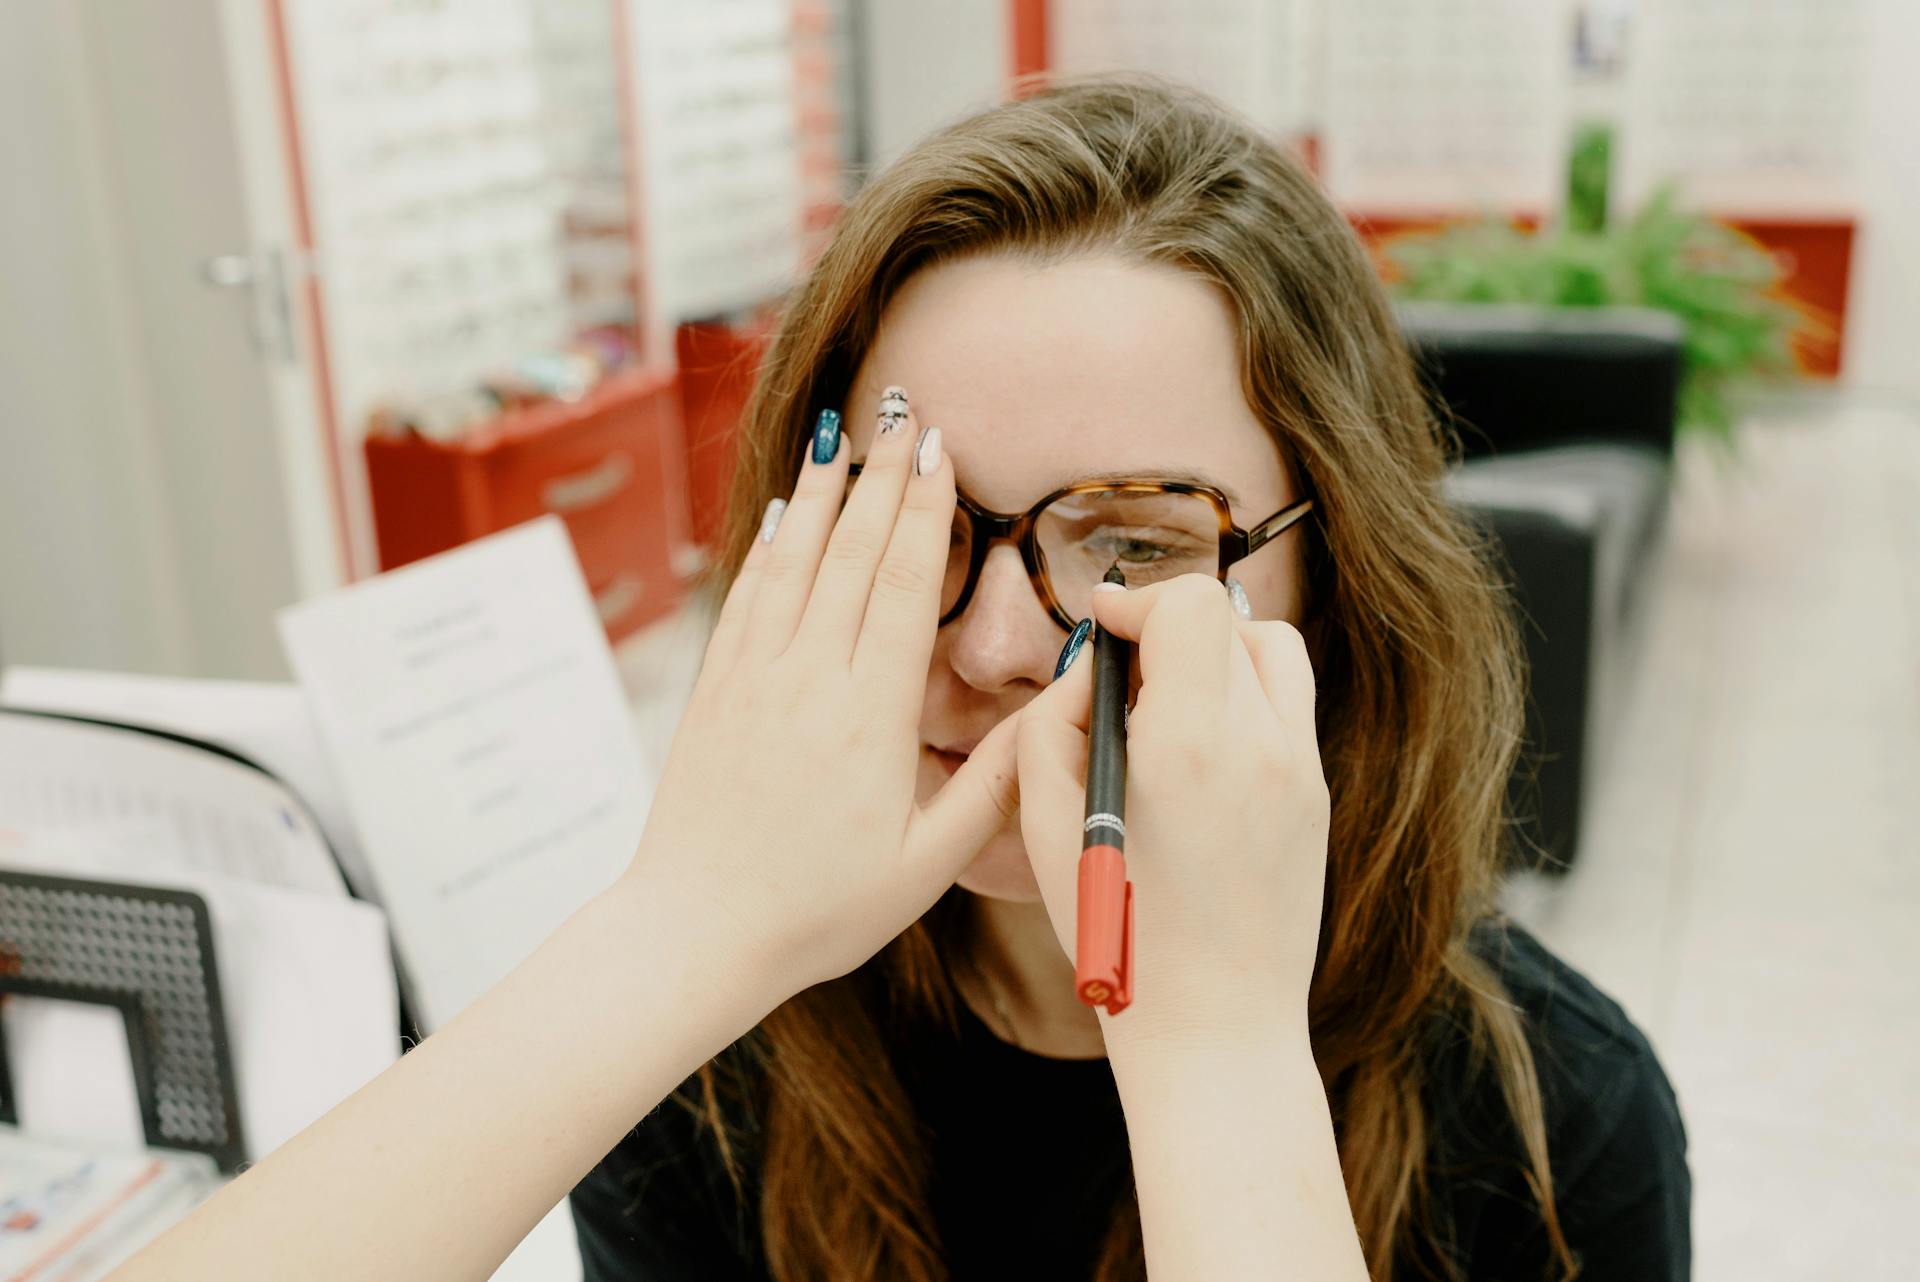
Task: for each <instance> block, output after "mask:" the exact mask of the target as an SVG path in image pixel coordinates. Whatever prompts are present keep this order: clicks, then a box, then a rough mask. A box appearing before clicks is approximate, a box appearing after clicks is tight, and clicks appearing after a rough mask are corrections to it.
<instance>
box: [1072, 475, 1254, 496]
mask: <svg viewBox="0 0 1920 1282" xmlns="http://www.w3.org/2000/svg"><path fill="white" fill-rule="evenodd" d="M1149 479H1151V480H1155V481H1179V482H1180V483H1182V484H1183V485H1203V486H1205V487H1206V488H1208V489H1210V490H1218V491H1220V492H1221V493H1222V494H1224V495H1226V496H1227V502H1229V503H1238V502H1239V501H1240V496H1239V495H1238V494H1236V493H1234V491H1233V489H1232V487H1231V486H1227V485H1223V484H1222V483H1221V482H1219V481H1216V480H1214V479H1213V478H1212V477H1210V476H1201V475H1200V474H1199V473H1198V472H1187V471H1183V470H1181V469H1179V468H1155V469H1153V470H1152V471H1144V472H1143V471H1141V470H1139V469H1137V468H1135V469H1131V470H1127V471H1121V470H1117V469H1116V470H1111V471H1104V472H1083V473H1081V474H1080V476H1079V479H1078V480H1075V481H1073V482H1070V484H1074V485H1080V484H1084V483H1086V482H1089V481H1141V480H1149Z"/></svg>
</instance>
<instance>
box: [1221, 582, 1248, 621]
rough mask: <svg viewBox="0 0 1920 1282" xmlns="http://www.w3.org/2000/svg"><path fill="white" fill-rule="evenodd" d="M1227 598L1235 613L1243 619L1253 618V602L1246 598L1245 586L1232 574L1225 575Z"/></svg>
mask: <svg viewBox="0 0 1920 1282" xmlns="http://www.w3.org/2000/svg"><path fill="white" fill-rule="evenodd" d="M1227 600H1228V601H1229V602H1231V603H1232V605H1233V612H1234V613H1235V614H1237V615H1239V616H1240V617H1241V618H1243V619H1248V620H1251V619H1252V618H1253V602H1251V601H1249V600H1247V590H1246V588H1244V587H1242V586H1241V584H1240V580H1238V579H1236V578H1234V577H1233V576H1232V575H1228V576H1227Z"/></svg>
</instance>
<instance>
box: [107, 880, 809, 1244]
mask: <svg viewBox="0 0 1920 1282" xmlns="http://www.w3.org/2000/svg"><path fill="white" fill-rule="evenodd" d="M703 920H704V919H702V918H701V915H700V914H697V913H690V912H687V911H677V910H676V909H675V907H674V905H673V904H672V903H671V902H668V901H666V900H665V899H664V898H661V897H659V896H656V895H654V894H652V893H650V889H649V887H647V886H645V885H643V884H641V883H640V882H638V881H636V880H634V879H633V878H631V877H630V878H628V879H625V880H623V881H622V882H621V883H620V884H619V885H617V886H616V887H615V888H613V889H612V890H609V891H608V892H606V893H605V894H603V895H601V896H599V897H598V898H596V899H595V900H593V901H592V902H591V903H589V904H588V905H587V906H586V907H585V908H583V909H582V910H581V911H580V912H579V913H577V914H576V915H575V916H574V917H572V918H571V919H570V920H569V921H568V922H567V923H566V924H565V925H564V926H562V927H561V928H560V930H559V931H557V932H555V934H554V935H553V936H552V937H551V938H550V939H548V940H547V942H546V943H544V944H543V945H541V947H540V948H539V949H538V950H537V951H536V952H535V953H534V954H533V956H531V957H530V958H528V959H527V961H526V962H524V963H523V964H522V965H521V966H520V967H519V968H517V969H516V970H515V971H513V973H512V974H510V975H509V976H508V977H507V978H506V979H505V980H503V981H502V982H501V983H500V984H499V985H498V986H496V987H495V988H493V989H492V990H491V991H489V992H488V993H487V994H486V995H485V996H483V997H482V998H480V999H479V1000H478V1001H476V1002H475V1003H474V1004H473V1005H472V1006H471V1007H469V1008H468V1009H467V1010H466V1011H465V1012H463V1013H462V1014H461V1015H460V1016H459V1017H458V1018H456V1019H455V1020H454V1021H453V1022H452V1023H450V1024H449V1025H448V1026H447V1027H446V1028H444V1029H443V1030H441V1031H440V1032H437V1033H435V1034H434V1035H433V1036H431V1037H429V1038H428V1039H427V1040H426V1041H425V1042H423V1043H422V1044H421V1045H420V1046H419V1047H417V1048H416V1049H415V1050H413V1051H412V1052H410V1053H409V1054H407V1055H406V1056H404V1057H402V1059H401V1060H400V1062H399V1063H398V1064H395V1065H394V1066H393V1067H392V1068H390V1069H388V1070H387V1071H386V1072H385V1073H382V1074H381V1075H380V1076H379V1077H378V1078H376V1079H375V1080H374V1081H372V1082H371V1083H369V1084H368V1085H367V1086H366V1087H364V1088H363V1089H362V1090H360V1091H359V1092H358V1093H357V1094H355V1095H354V1096H353V1097H352V1098H350V1099H349V1100H347V1101H346V1102H345V1103H343V1104H341V1105H340V1106H339V1107H338V1108H336V1109H334V1110H333V1111H332V1112H331V1113H329V1114H327V1115H326V1116H325V1117H323V1118H322V1119H320V1120H319V1121H318V1122H316V1123H314V1124H313V1125H312V1126H311V1127H309V1128H308V1129H307V1130H305V1131H304V1132H302V1133H301V1134H300V1135H298V1136H296V1137H295V1138H294V1139H293V1140H291V1141H289V1142H288V1143H287V1144H286V1145H284V1146H283V1147H282V1148H280V1149H279V1150H277V1151H276V1152H274V1153H273V1154H271V1155H270V1156H268V1157H267V1158H266V1159H265V1160H264V1161H262V1162H261V1163H260V1165H258V1166H257V1167H255V1168H253V1169H252V1170H250V1171H248V1172H247V1173H246V1174H245V1175H243V1176H241V1177H240V1178H239V1179H238V1180H236V1181H234V1183H233V1184H231V1185H230V1186H228V1187H227V1188H226V1189H224V1190H222V1191H221V1192H220V1193H219V1194H218V1195H217V1196H215V1197H214V1198H212V1199H211V1200H210V1201H209V1202H208V1203H207V1204H206V1205H205V1206H203V1207H202V1208H200V1210H199V1211H197V1212H196V1213H195V1214H194V1215H193V1216H191V1217H190V1218H189V1219H187V1220H186V1221H185V1222H183V1223H182V1224H181V1225H179V1226H178V1227H177V1228H175V1229H174V1230H173V1231H172V1232H171V1233H169V1234H168V1235H166V1236H165V1237H163V1238H162V1239H160V1241H158V1242H157V1243H155V1244H154V1245H153V1246H152V1247H150V1248H148V1249H147V1250H146V1251H145V1252H144V1253H142V1254H141V1255H140V1256H138V1257H136V1258H135V1259H134V1260H133V1261H132V1262H131V1263H130V1264H129V1265H128V1266H127V1267H126V1269H125V1270H124V1271H123V1273H122V1275H121V1277H123V1278H124V1279H125V1280H126V1282H133V1280H135V1279H150V1278H151V1279H159V1278H166V1279H174V1278H179V1279H189V1278H191V1279H199V1278H207V1277H217V1276H226V1275H228V1274H230V1273H232V1272H233V1271H234V1270H235V1269H236V1268H239V1269H242V1271H245V1272H252V1273H256V1274H258V1273H270V1274H271V1275H272V1276H274V1277H275V1278H279V1279H283V1280H285V1282H298V1280H300V1279H309V1278H311V1279H315V1280H316V1282H318V1280H320V1279H325V1280H326V1282H334V1280H335V1279H338V1278H343V1277H364V1276H372V1275H374V1274H378V1275H380V1276H384V1277H408V1278H422V1279H440V1278H445V1279H454V1278H460V1279H471V1278H484V1277H486V1276H487V1275H488V1274H490V1273H491V1272H492V1271H493V1270H494V1269H495V1268H496V1267H498V1265H499V1264H500V1262H501V1261H502V1260H503V1259H505V1258H506V1256H507V1255H508V1253H509V1252H511V1251H512V1249H513V1248H514V1246H515V1245H516V1244H517V1243H518V1242H519V1240H520V1239H521V1238H522V1237H523V1236H525V1235H526V1233H527V1232H528V1231H529V1230H530V1229H531V1228H532V1227H533V1225H534V1224H535V1223H536V1222H538V1221H539V1219H540V1218H541V1216H543V1215H544V1214H545V1213H546V1212H547V1211H548V1210H549V1209H551V1208H552V1206H553V1205H554V1204H555V1203H556V1202H558V1201H559V1200H560V1199H561V1198H562V1197H564V1196H565V1195H566V1194H567V1192H568V1190H569V1189H571V1188H572V1187H573V1185H574V1184H575V1183H577V1182H578V1181H579V1180H580V1178H581V1177H582V1176H584V1175H585V1174H586V1173H587V1171H589V1170H590V1169H592V1167H593V1165H594V1163H596V1162H597V1161H598V1160H599V1159H600V1158H601V1157H602V1156H603V1155H604V1154H605V1153H606V1152H607V1151H608V1150H609V1149H611V1148H612V1147H613V1146H614V1144H615V1143H617V1142H618V1140H619V1139H620V1137H621V1135H622V1134H623V1133H625V1131H626V1130H627V1129H628V1128H629V1127H631V1126H632V1125H633V1124H634V1123H635V1122H637V1121H638V1120H639V1119H640V1118H641V1117H643V1116H644V1115H645V1114H646V1113H647V1112H648V1111H649V1110H651V1109H652V1108H653V1107H654V1105H656V1104H657V1103H659V1101H660V1100H661V1099H662V1098H664V1097H665V1096H666V1094H667V1093H668V1092H669V1091H671V1090H672V1089H673V1088H674V1087H675V1086H676V1085H678V1084H679V1083H680V1081H681V1080H683V1079H684V1078H685V1077H686V1076H687V1074H689V1073H691V1072H692V1071H693V1070H694V1069H695V1068H697V1067H698V1066H699V1065H700V1064H701V1063H703V1062H705V1061H706V1060H707V1059H708V1058H710V1057H711V1056H712V1055H713V1054H715V1053H716V1052H718V1051H719V1050H720V1049H722V1048H723V1047H724V1046H726V1045H727V1044H728V1043H729V1042H730V1041H732V1040H733V1039H734V1038H736V1037H738V1036H739V1035H740V1034H741V1033H742V1032H744V1031H745V1030H746V1029H747V1028H749V1027H751V1026H752V1024H753V1023H754V1021H755V1020H757V1019H758V1018H759V1017H760V1016H761V1015H763V1014H764V1013H765V1010H763V1009H759V1008H758V1007H759V1006H761V1005H762V1004H764V1005H766V1006H771V1004H772V1002H773V1000H774V999H775V998H774V997H773V996H766V997H756V996H754V995H753V994H754V993H755V991H756V987H757V986H756V985H754V984H751V983H745V982H742V980H741V974H740V971H739V970H738V969H737V963H736V962H735V961H734V960H733V959H732V958H731V957H730V956H729V955H728V954H727V951H726V949H725V941H724V940H723V939H722V938H720V934H721V932H719V931H718V930H715V929H711V928H709V927H708V926H706V925H703V924H702V923H703Z"/></svg>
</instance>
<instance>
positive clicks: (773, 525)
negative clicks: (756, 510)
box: [760, 499, 787, 543]
mask: <svg viewBox="0 0 1920 1282" xmlns="http://www.w3.org/2000/svg"><path fill="white" fill-rule="evenodd" d="M786 511H787V501H786V500H785V499H774V500H773V501H772V502H771V503H768V504H767V510H766V512H765V513H763V514H762V515H761V517H760V541H761V542H762V543H771V542H773V532H774V531H775V530H777V529H779V528H780V518H781V517H782V516H784V515H785V514H786Z"/></svg>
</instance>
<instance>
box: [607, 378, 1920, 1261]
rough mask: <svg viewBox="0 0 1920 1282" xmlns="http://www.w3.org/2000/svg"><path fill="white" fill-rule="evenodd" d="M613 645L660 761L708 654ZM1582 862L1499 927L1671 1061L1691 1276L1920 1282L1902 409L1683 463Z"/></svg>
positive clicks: (1813, 419)
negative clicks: (1580, 981)
mask: <svg viewBox="0 0 1920 1282" xmlns="http://www.w3.org/2000/svg"><path fill="white" fill-rule="evenodd" d="M700 634H701V625H700V622H699V620H698V619H697V618H696V617H694V616H693V615H692V614H684V615H681V616H676V617H675V618H674V619H672V620H669V621H668V622H667V623H665V624H662V625H661V626H660V627H658V628H656V629H654V630H653V631H652V632H651V633H650V634H648V635H647V636H645V637H643V638H641V639H639V640H638V641H637V642H636V643H633V644H630V645H628V646H626V647H623V650H622V654H621V667H622V671H623V673H624V675H625V676H626V679H627V681H628V683H629V687H630V688H631V689H632V690H633V691H634V693H635V697H636V702H637V706H638V707H639V709H640V724H641V728H642V734H643V736H644V737H645V738H646V740H647V743H648V746H649V748H650V749H651V750H652V752H653V753H654V760H655V761H656V762H657V761H660V760H663V759H664V754H665V749H666V745H667V742H668V741H669V740H670V738H671V728H672V724H673V721H674V720H675V719H676V718H677V716H678V713H679V710H680V706H681V703H682V701H683V699H684V690H685V688H686V684H687V682H688V681H689V680H690V678H691V675H692V673H693V671H694V668H695V666H696V664H697V662H698V650H699V644H700V642H699V637H700ZM1604 677H1605V680H1606V686H1605V688H1606V689H1607V690H1609V691H1610V692H1611V695H1610V697H1611V698H1613V699H1615V700H1617V702H1616V704H1615V706H1613V707H1612V708H1610V709H1609V710H1608V711H1609V715H1608V717H1607V721H1608V723H1609V724H1608V728H1607V738H1606V741H1605V742H1603V743H1600V744H1597V745H1596V754H1595V765H1594V769H1593V777H1592V778H1591V780H1590V784H1589V786H1590V788H1591V792H1590V801H1589V807H1588V830H1587V833H1586V838H1585V841H1584V844H1583V847H1582V849H1581V852H1580V855H1579V858H1578V860H1577V862H1576V866H1575V868H1574V870H1573V871H1572V872H1571V873H1570V874H1569V875H1567V876H1566V877H1565V878H1562V879H1558V880H1537V879H1529V880H1527V881H1525V882H1522V883H1520V884H1518V885H1516V886H1515V887H1514V888H1513V891H1514V893H1513V894H1512V896H1511V900H1512V903H1513V907H1514V909H1515V911H1516V912H1517V913H1518V914H1519V915H1520V916H1521V917H1522V918H1523V919H1524V920H1526V921H1527V922H1528V923H1529V924H1531V925H1532V926H1533V927H1534V928H1535V929H1536V930H1537V931H1538V932H1539V933H1540V934H1541V936H1542V937H1543V938H1545V939H1546V940H1547V942H1548V943H1549V944H1550V945H1551V946H1553V947H1554V948H1555V949H1556V950H1557V951H1559V952H1560V953H1561V954H1562V955H1563V956H1564V957H1566V958H1567V959H1568V960H1569V961H1571V962H1573V963H1574V964H1575V965H1576V966H1579V967H1580V968H1581V969H1582V970H1584V971H1585V972H1587V974H1588V975H1590V976H1591V977H1592V978H1593V979H1594V980H1595V981H1596V982H1597V983H1599V984H1600V985H1601V987H1603V988H1605V989H1606V990H1607V991H1609V992H1611V993H1612V994H1613V995H1614V996H1615V997H1617V998H1618V999H1619V1000H1620V1001H1621V1002H1622V1004H1624V1005H1625V1006H1626V1008H1627V1009H1628V1011H1629V1012H1630V1013H1631V1014H1632V1015H1633V1016H1634V1018H1635V1019H1636V1020H1637V1021H1638V1022H1639V1023H1640V1024H1641V1025H1642V1027H1644V1028H1645V1029H1646V1030H1647V1032H1648V1034H1649V1036H1651V1037H1652V1039H1653V1041H1654V1044H1655V1045H1656V1047H1657V1048H1658V1049H1659V1052H1660V1054H1661V1057H1662V1059H1663V1061H1664V1062H1665V1064H1666V1067H1667V1070H1668V1072H1669V1074H1670V1075H1671V1076H1672V1078H1673V1081H1674V1084H1675V1086H1676V1087H1677V1089H1678V1091H1679V1094H1680V1099H1681V1106H1682V1109H1683V1110H1684V1113H1685V1117H1686V1121H1687V1126H1688V1129H1689V1132H1690V1140H1691V1160H1692V1166H1693V1172H1694V1240H1695V1259H1696V1269H1695V1276H1696V1278H1698V1279H1700V1282H1774V1280H1776V1279H1777V1280H1780V1282H1829V1280H1831V1282H1880V1280H1882V1279H1886V1280H1892V1279H1909V1278H1920V1247H1915V1246H1914V1245H1913V1244H1912V1243H1911V1242H1910V1240H1908V1239H1907V1238H1906V1237H1905V1233H1904V1231H1903V1230H1905V1229H1906V1228H1907V1226H1908V1223H1909V1222H1910V1221H1911V1220H1912V1218H1913V1216H1914V1215H1915V1214H1916V1213H1917V1212H1920V413H1916V412H1915V411H1914V410H1913V409H1911V408H1908V409H1905V410H1902V409H1901V408H1899V407H1894V406H1887V405H1875V404H1871V403H1866V402H1852V403H1842V402H1820V401H1814V402H1807V403H1804V404H1801V405H1799V406H1797V407H1792V408H1783V409H1779V410H1776V411H1773V412H1771V413H1769V414H1768V415H1767V416H1765V417H1763V418H1760V419H1757V420H1755V421H1754V422H1753V423H1751V424H1750V425H1749V426H1748V427H1746V428H1745V429H1744V430H1743V431H1742V433H1741V435H1740V438H1739V445H1738V450H1737V453H1736V454H1734V455H1733V456H1732V457H1730V458H1725V457H1716V456H1715V455H1714V454H1713V453H1712V452H1710V451H1708V450H1704V449H1700V448H1683V450H1682V452H1681V457H1680V459H1679V462H1678V465H1677V469H1676V476H1675V486H1674V498H1673V507H1672V512H1671V519H1670V523H1669V526H1668V530H1667V536H1666V539H1665V542H1664V545H1663V548H1662V551H1661V553H1660V555H1659V559H1658V562H1657V564H1656V565H1655V567H1654V569H1653V574H1652V578H1651V579H1650V580H1649V581H1648V582H1647V583H1646V585H1645V590H1644V591H1643V592H1642V593H1641V594H1640V597H1639V603H1638V607H1637V610H1636V615H1635V619H1634V621H1633V626H1632V628H1631V629H1630V632H1629V639H1628V641H1627V643H1626V644H1624V645H1622V646H1620V647H1618V648H1616V650H1615V651H1614V652H1613V653H1612V654H1611V655H1610V656H1609V658H1608V671H1607V672H1606V673H1605V674H1604Z"/></svg>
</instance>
